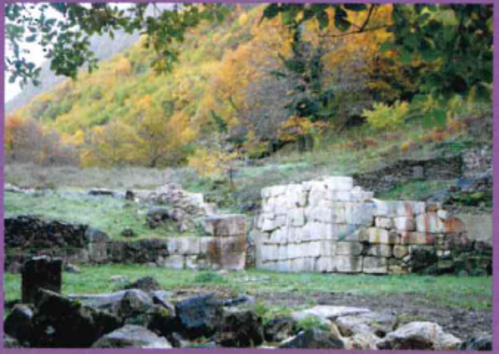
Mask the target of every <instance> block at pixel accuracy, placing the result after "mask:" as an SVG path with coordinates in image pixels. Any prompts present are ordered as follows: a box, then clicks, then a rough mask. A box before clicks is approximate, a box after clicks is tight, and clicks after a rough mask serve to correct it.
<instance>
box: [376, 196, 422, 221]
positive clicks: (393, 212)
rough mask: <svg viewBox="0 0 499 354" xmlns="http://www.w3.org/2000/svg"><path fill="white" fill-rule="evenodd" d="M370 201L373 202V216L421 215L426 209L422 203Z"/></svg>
mask: <svg viewBox="0 0 499 354" xmlns="http://www.w3.org/2000/svg"><path fill="white" fill-rule="evenodd" d="M372 201H373V202H374V215H375V216H385V217H395V216H412V215H419V214H423V213H424V212H425V209H426V206H425V203H424V202H414V201H387V200H379V199H372Z"/></svg>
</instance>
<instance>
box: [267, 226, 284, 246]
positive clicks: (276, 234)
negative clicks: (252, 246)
mask: <svg viewBox="0 0 499 354" xmlns="http://www.w3.org/2000/svg"><path fill="white" fill-rule="evenodd" d="M287 236H288V235H287V229H277V230H274V231H273V232H272V233H271V234H270V242H271V243H274V244H278V245H280V244H283V243H286V242H287Z"/></svg>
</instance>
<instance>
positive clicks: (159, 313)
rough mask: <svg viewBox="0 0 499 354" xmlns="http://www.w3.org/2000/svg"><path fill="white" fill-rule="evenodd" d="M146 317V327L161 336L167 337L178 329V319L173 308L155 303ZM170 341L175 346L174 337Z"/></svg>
mask: <svg viewBox="0 0 499 354" xmlns="http://www.w3.org/2000/svg"><path fill="white" fill-rule="evenodd" d="M147 318H148V320H147V328H148V329H149V330H151V331H153V332H154V333H157V334H158V335H160V336H162V337H168V336H170V335H172V334H173V333H174V332H175V331H178V330H179V323H178V319H177V317H176V316H175V310H173V309H170V308H167V307H162V306H160V305H155V306H154V307H153V308H152V309H151V310H150V311H149V312H148V313H147ZM171 343H172V345H173V346H174V347H177V346H176V343H177V342H176V341H175V338H174V340H173V341H172V342H171Z"/></svg>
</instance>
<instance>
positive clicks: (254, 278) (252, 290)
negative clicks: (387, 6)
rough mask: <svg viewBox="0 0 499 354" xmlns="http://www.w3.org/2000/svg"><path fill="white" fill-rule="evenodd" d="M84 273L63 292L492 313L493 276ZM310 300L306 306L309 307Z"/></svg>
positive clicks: (10, 281) (11, 295)
mask: <svg viewBox="0 0 499 354" xmlns="http://www.w3.org/2000/svg"><path fill="white" fill-rule="evenodd" d="M81 270H82V272H81V273H80V274H69V273H64V274H63V289H62V292H63V294H75V293H80V294H81V293H102V292H109V291H115V290H118V289H119V285H118V284H116V283H113V282H112V281H111V277H112V276H115V275H124V276H126V277H128V279H129V281H134V280H136V279H138V278H140V277H143V276H152V277H154V278H155V279H156V280H157V281H158V282H159V283H160V284H161V286H162V287H164V288H165V289H167V290H168V289H170V290H175V289H180V288H190V287H198V288H203V287H206V288H210V287H213V286H216V287H219V288H225V289H226V290H227V291H229V292H231V293H234V295H236V294H241V293H246V294H249V295H256V296H258V295H259V294H260V295H261V294H269V293H272V294H277V293H287V294H293V295H296V296H304V297H306V296H307V295H311V294H315V293H347V294H352V295H359V296H369V297H374V298H376V297H385V296H391V295H397V294H398V295H401V294H402V295H403V294H411V295H412V296H413V299H414V301H415V303H413V305H415V304H416V303H418V302H419V303H420V305H421V306H425V304H431V305H432V306H437V307H452V308H459V309H467V310H490V309H491V306H492V278H491V277H457V276H441V277H426V276H419V275H386V276H373V275H366V274H360V275H348V274H344V275H342V274H316V273H314V274H312V273H299V274H294V273H272V272H265V271H257V270H248V271H246V272H239V273H228V274H225V275H219V274H217V273H212V272H196V271H189V270H182V271H177V270H171V269H164V268H151V267H147V266H139V265H101V266H93V267H92V266H82V267H81ZM20 281H21V277H20V275H19V274H5V288H4V289H5V297H6V300H7V301H10V300H14V299H19V298H20V296H21V288H20V287H21V283H20ZM309 305H310V304H308V303H307V302H304V303H303V306H305V307H306V306H309Z"/></svg>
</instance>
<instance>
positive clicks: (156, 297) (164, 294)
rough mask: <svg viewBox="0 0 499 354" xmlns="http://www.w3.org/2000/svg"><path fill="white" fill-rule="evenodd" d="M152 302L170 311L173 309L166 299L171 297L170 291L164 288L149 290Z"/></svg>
mask: <svg viewBox="0 0 499 354" xmlns="http://www.w3.org/2000/svg"><path fill="white" fill-rule="evenodd" d="M151 297H152V302H153V303H154V304H155V305H160V306H162V307H164V308H166V309H169V310H171V311H175V307H174V306H173V305H172V304H171V303H170V302H169V301H168V299H170V298H171V297H172V293H170V292H168V291H165V290H155V291H152V292H151Z"/></svg>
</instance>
